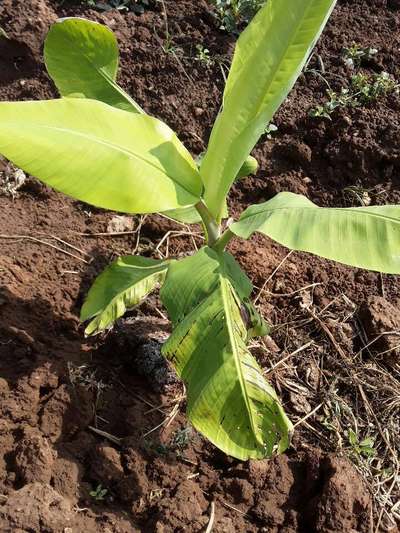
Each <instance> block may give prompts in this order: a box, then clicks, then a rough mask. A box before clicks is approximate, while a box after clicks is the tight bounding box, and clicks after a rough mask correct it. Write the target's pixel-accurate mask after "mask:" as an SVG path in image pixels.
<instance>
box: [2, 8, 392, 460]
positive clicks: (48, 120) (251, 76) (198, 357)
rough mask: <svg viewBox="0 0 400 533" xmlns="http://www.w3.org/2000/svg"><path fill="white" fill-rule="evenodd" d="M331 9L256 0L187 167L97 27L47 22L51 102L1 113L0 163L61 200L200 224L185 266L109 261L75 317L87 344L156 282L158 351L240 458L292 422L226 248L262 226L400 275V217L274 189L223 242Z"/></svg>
mask: <svg viewBox="0 0 400 533" xmlns="http://www.w3.org/2000/svg"><path fill="white" fill-rule="evenodd" d="M334 4H335V0H285V1H283V0H268V2H267V3H266V5H265V7H263V8H262V9H261V10H260V11H259V12H258V14H257V15H256V16H255V18H254V19H253V21H252V22H251V23H250V24H249V26H248V27H247V29H246V30H245V31H244V32H243V33H242V35H241V36H240V38H239V40H238V43H237V45H236V50H235V54H234V58H233V62H232V66H231V70H230V73H229V77H228V80H227V83H226V87H225V92H224V97H223V106H222V110H221V112H220V113H219V115H218V117H217V119H216V122H215V124H214V127H213V130H212V133H211V138H210V142H209V145H208V148H207V151H206V153H205V155H204V157H203V159H202V161H201V163H200V167H199V168H198V166H197V164H196V163H195V161H194V160H193V159H192V157H191V155H190V154H189V152H188V151H187V150H186V148H185V147H184V146H183V144H182V143H181V142H180V141H179V139H178V138H177V136H176V134H175V133H174V132H173V131H172V130H171V129H170V128H169V127H168V126H167V125H166V124H164V123H163V122H162V121H161V120H159V119H157V118H154V117H151V116H149V115H147V114H145V113H144V111H143V110H142V109H141V107H140V106H139V105H138V104H137V103H136V102H135V101H134V100H133V99H132V98H131V97H130V96H129V95H127V94H126V93H125V92H124V91H123V90H122V89H121V88H120V87H119V86H118V84H117V82H116V75H117V69H118V48H117V42H116V39H115V37H114V35H113V34H112V32H111V31H110V30H109V29H108V28H106V27H104V26H102V25H99V24H97V23H94V22H90V21H88V20H83V19H79V18H68V19H62V20H60V21H58V22H57V23H56V24H54V25H53V26H52V28H51V29H50V31H49V34H48V36H47V39H46V43H45V62H46V66H47V70H48V72H49V74H50V76H51V77H52V79H53V80H54V82H55V84H56V86H57V87H58V90H59V91H60V93H61V96H62V98H61V99H57V100H49V101H42V102H3V103H0V153H1V154H3V155H4V156H5V157H7V158H8V159H10V160H12V161H13V162H14V163H15V164H16V165H18V166H19V167H21V168H22V169H24V170H25V171H26V172H29V173H31V174H33V175H34V176H36V177H38V178H39V179H40V180H42V181H43V182H44V183H46V184H48V185H50V186H52V187H54V188H55V189H57V190H59V191H62V192H64V193H66V194H68V195H70V196H72V197H73V198H77V199H79V200H82V201H84V202H87V203H89V204H93V205H95V206H99V207H102V208H108V209H113V210H115V211H120V212H125V213H153V212H162V213H166V214H168V215H169V216H171V217H174V218H176V219H178V220H184V221H186V222H189V223H190V222H198V221H201V222H202V223H203V226H204V228H205V233H206V243H207V244H206V245H205V246H204V247H203V248H202V249H201V250H199V251H198V252H196V253H194V254H193V255H191V256H189V257H186V258H185V259H182V260H179V261H178V260H174V259H169V260H165V261H159V260H154V259H150V258H146V257H138V256H126V257H121V258H119V259H118V260H117V261H115V262H114V263H113V264H111V266H109V267H108V268H107V269H106V270H105V271H104V272H103V273H102V274H101V275H100V276H99V277H98V278H97V280H96V281H95V283H94V285H93V287H92V288H91V289H90V291H89V294H88V296H87V299H86V301H85V304H84V306H83V308H82V313H81V319H82V320H83V321H90V322H89V324H88V326H87V328H86V333H87V334H95V333H98V332H100V331H103V330H104V329H106V328H109V327H110V326H111V325H112V324H113V323H114V322H115V321H116V320H117V319H118V318H119V317H121V316H122V315H123V314H124V312H125V311H126V310H127V309H129V308H132V307H133V306H135V305H137V304H139V303H140V302H141V301H142V300H143V298H145V297H146V295H147V294H149V293H150V292H151V291H152V290H153V289H154V288H155V287H156V286H157V285H161V300H162V303H163V304H164V306H165V307H166V309H167V312H168V314H169V316H170V318H171V321H172V323H173V328H174V329H173V333H172V335H171V336H170V338H169V340H168V341H167V342H166V343H165V345H164V347H163V352H164V355H165V357H167V358H168V360H169V361H171V363H172V364H173V365H174V367H175V369H176V371H177V372H178V374H179V375H180V376H181V377H182V379H183V380H184V382H185V384H186V388H187V412H188V416H189V418H190V420H191V422H192V423H193V425H194V426H195V427H196V428H197V429H198V430H199V431H200V432H201V433H203V434H204V435H205V436H206V437H207V438H208V439H209V440H210V441H212V442H213V443H214V444H215V445H216V446H218V447H219V448H220V449H221V450H223V451H224V452H225V453H227V454H229V455H232V456H234V457H237V458H239V459H248V458H262V457H266V456H270V455H271V454H273V453H276V452H282V451H283V450H285V448H287V446H288V445H289V443H290V437H291V433H292V425H291V423H290V421H289V419H288V418H287V416H286V415H285V413H284V411H283V409H282V407H281V405H280V403H279V399H278V397H277V395H276V394H275V392H274V390H273V389H272V387H271V386H270V385H269V384H268V383H267V381H266V380H265V378H264V377H263V374H262V371H261V369H260V367H259V365H258V364H257V362H256V360H255V359H254V358H253V357H252V355H251V354H250V352H249V350H248V348H247V343H248V340H249V338H251V337H253V336H256V335H263V334H265V333H266V332H267V327H266V325H265V323H264V322H263V320H262V319H261V317H260V316H259V315H258V313H257V312H256V310H255V308H254V306H253V305H252V304H251V302H250V300H249V298H250V295H251V292H252V285H251V282H250V280H249V279H248V277H247V276H246V274H245V273H244V272H242V271H241V269H240V267H239V265H238V263H237V262H236V261H235V259H234V258H233V257H232V255H230V254H229V253H228V252H226V251H225V248H226V245H227V244H228V242H229V241H230V240H231V239H232V238H233V237H235V236H237V237H241V238H243V239H248V238H249V237H250V236H251V235H252V234H253V233H254V232H256V231H258V232H261V233H264V234H265V235H268V236H269V237H271V238H273V239H275V240H276V241H278V242H279V243H281V244H283V245H285V246H287V247H289V248H291V249H293V250H303V251H307V252H311V253H314V254H318V255H320V256H323V257H326V258H330V259H333V260H336V261H341V262H342V263H345V264H347V265H353V266H356V267H362V268H368V269H372V270H377V271H381V272H387V273H397V274H399V273H400V207H399V206H383V207H382V206H379V207H359V208H343V209H340V208H321V207H318V206H316V205H315V204H313V203H312V202H311V201H309V200H308V199H307V198H305V197H303V196H301V195H298V194H292V193H280V194H278V195H277V196H275V197H274V198H272V199H271V200H269V201H267V202H265V203H262V204H259V205H254V206H251V207H248V208H247V209H246V210H245V211H244V212H243V214H242V216H241V217H240V218H239V220H237V221H236V222H234V223H233V224H231V225H230V226H229V228H228V229H226V230H225V231H224V232H223V233H222V234H221V220H222V218H224V217H225V216H226V214H227V208H226V198H227V194H228V192H229V189H230V187H231V186H232V184H233V182H234V181H235V179H236V177H237V176H238V175H241V174H243V172H245V170H244V169H243V165H244V164H245V163H246V161H247V164H249V163H250V164H254V161H253V162H251V161H249V160H248V156H249V154H250V152H251V150H252V149H253V147H254V146H255V144H256V142H257V140H258V139H259V137H260V136H261V135H262V133H263V131H264V129H265V125H266V124H268V123H269V122H270V120H271V119H272V117H273V115H274V113H275V112H276V110H277V109H278V107H279V106H280V104H281V103H282V102H283V101H284V99H285V98H286V96H287V94H288V93H289V91H290V90H291V88H292V86H293V85H294V83H295V81H296V79H297V77H298V75H299V74H300V72H301V70H302V68H303V66H304V64H305V62H306V60H307V58H308V57H309V54H310V52H311V50H312V48H313V46H314V44H315V42H316V40H317V38H318V37H319V35H320V33H321V31H322V29H323V27H324V25H325V23H326V21H327V20H328V17H329V15H330V13H331V11H332V9H333V8H334Z"/></svg>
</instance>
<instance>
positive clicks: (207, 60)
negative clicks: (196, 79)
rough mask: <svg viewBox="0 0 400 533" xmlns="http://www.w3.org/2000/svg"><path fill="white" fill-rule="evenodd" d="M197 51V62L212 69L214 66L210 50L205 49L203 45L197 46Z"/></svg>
mask: <svg viewBox="0 0 400 533" xmlns="http://www.w3.org/2000/svg"><path fill="white" fill-rule="evenodd" d="M196 50H197V52H196V61H199V62H200V63H203V65H205V66H206V67H211V66H212V65H213V64H214V60H213V59H212V58H211V56H210V50H209V49H208V48H204V46H203V45H202V44H196Z"/></svg>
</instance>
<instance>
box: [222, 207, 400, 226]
mask: <svg viewBox="0 0 400 533" xmlns="http://www.w3.org/2000/svg"><path fill="white" fill-rule="evenodd" d="M376 207H387V206H376ZM358 209H360V211H358ZM361 209H362V210H363V211H361ZM364 209H368V208H364V207H358V208H351V207H319V206H315V207H311V206H310V207H306V206H305V207H274V208H273V209H266V210H265V211H260V212H259V213H255V214H249V215H245V213H244V214H243V216H242V217H241V218H240V219H239V220H238V221H237V222H234V223H233V224H232V226H234V225H235V224H238V223H239V222H243V221H244V220H248V219H251V218H254V217H257V216H260V215H263V214H266V213H271V214H273V213H274V212H275V211H294V210H297V211H299V210H300V211H305V210H311V211H320V212H321V213H323V214H324V215H328V214H329V213H332V211H333V212H335V214H339V213H340V214H343V213H344V212H346V213H353V214H356V215H361V216H367V215H368V216H371V217H374V218H380V219H383V220H388V221H390V222H394V223H396V224H400V219H398V218H393V217H390V216H388V215H382V214H380V213H374V212H371V211H364Z"/></svg>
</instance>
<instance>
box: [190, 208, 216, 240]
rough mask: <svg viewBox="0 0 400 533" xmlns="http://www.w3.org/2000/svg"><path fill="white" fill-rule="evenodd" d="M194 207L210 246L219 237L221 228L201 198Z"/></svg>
mask: <svg viewBox="0 0 400 533" xmlns="http://www.w3.org/2000/svg"><path fill="white" fill-rule="evenodd" d="M194 207H195V208H196V209H197V212H198V213H199V215H200V216H201V220H202V221H203V225H204V229H205V232H206V234H207V243H208V246H210V247H212V246H214V244H215V243H216V242H217V241H218V239H219V237H220V234H221V228H220V226H219V225H218V224H217V222H216V220H215V219H214V218H213V216H212V215H211V213H210V211H209V210H208V208H207V206H206V204H205V203H204V202H203V200H200V201H199V202H198V203H197V204H196V205H195V206H194Z"/></svg>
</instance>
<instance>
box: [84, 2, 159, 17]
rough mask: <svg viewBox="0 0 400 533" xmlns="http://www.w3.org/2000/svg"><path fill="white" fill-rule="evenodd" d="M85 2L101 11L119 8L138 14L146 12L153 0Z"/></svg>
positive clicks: (119, 9)
mask: <svg viewBox="0 0 400 533" xmlns="http://www.w3.org/2000/svg"><path fill="white" fill-rule="evenodd" d="M83 3H85V4H87V5H88V6H89V7H94V8H95V9H98V10H99V11H111V10H112V9H117V10H118V11H132V12H133V13H136V14H138V15H141V14H142V13H144V11H145V9H146V8H148V7H150V6H151V4H152V2H151V0H105V1H103V2H102V1H100V0H99V1H97V0H83Z"/></svg>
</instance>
